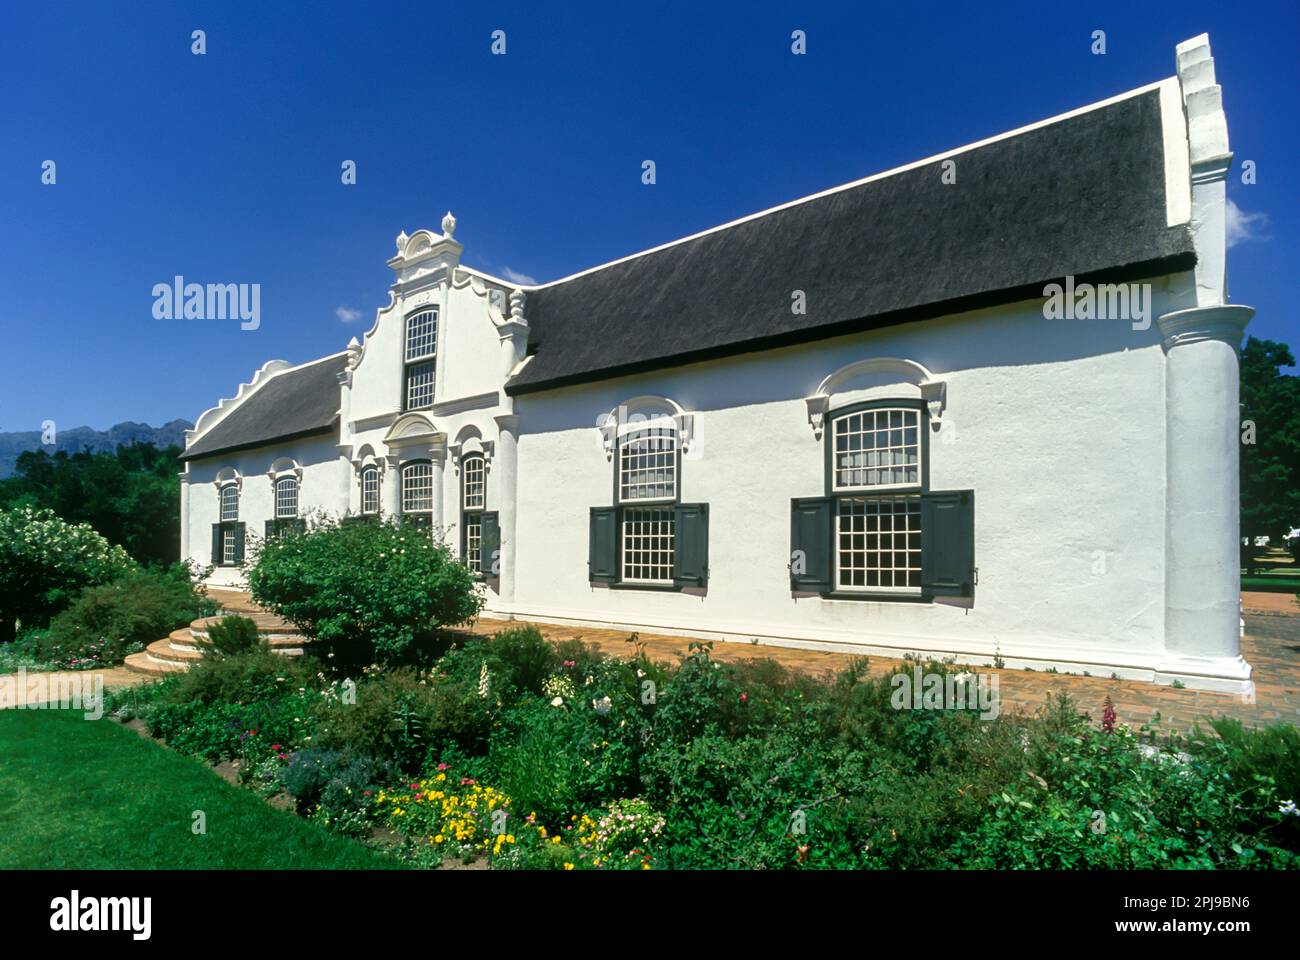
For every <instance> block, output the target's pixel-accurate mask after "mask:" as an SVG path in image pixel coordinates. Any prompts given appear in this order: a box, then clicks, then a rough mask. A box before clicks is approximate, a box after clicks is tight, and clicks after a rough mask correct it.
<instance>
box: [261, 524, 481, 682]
mask: <svg viewBox="0 0 1300 960" xmlns="http://www.w3.org/2000/svg"><path fill="white" fill-rule="evenodd" d="M247 579H248V588H249V590H250V592H251V593H252V595H253V598H254V599H255V600H257V602H258V603H260V604H262V605H263V606H264V607H267V608H269V609H271V610H273V611H274V612H275V613H277V614H279V615H280V616H282V617H284V618H285V619H287V620H290V621H292V622H293V623H295V624H297V625H298V626H299V627H300V628H301V629H302V630H304V631H305V632H306V633H308V634H309V635H310V636H312V637H313V638H314V639H315V640H316V641H317V642H318V644H320V645H321V646H324V647H326V648H327V649H330V650H331V651H332V652H334V653H335V654H336V655H337V656H338V658H339V659H340V660H347V661H350V662H354V663H370V662H372V661H374V660H375V659H379V660H382V661H392V660H396V659H399V658H401V657H402V656H403V655H404V654H406V653H407V652H408V651H409V650H410V649H411V648H412V646H413V645H418V644H422V643H427V642H428V641H430V640H432V639H433V638H434V637H435V636H436V634H437V631H438V629H439V628H440V627H443V626H447V625H452V624H458V623H464V622H465V621H467V620H471V619H473V618H474V617H475V616H477V615H478V612H479V610H481V609H482V607H483V597H482V593H481V591H480V590H478V589H477V588H476V585H475V582H474V577H473V574H472V573H470V571H469V569H468V568H467V567H466V566H465V565H464V564H463V563H460V562H459V561H458V560H457V559H456V558H455V557H453V556H452V554H451V551H450V550H449V548H448V547H447V545H446V544H445V543H443V542H442V541H441V540H436V539H434V537H433V535H432V534H431V533H430V531H429V530H427V529H424V528H421V527H418V526H414V525H409V524H400V523H392V522H388V523H347V524H341V523H338V522H337V521H334V520H331V519H328V518H327V519H324V520H322V521H320V522H319V523H318V524H317V525H316V526H315V527H314V528H313V529H312V530H311V531H310V532H307V533H301V534H292V533H288V534H284V535H281V536H278V537H274V538H271V539H269V540H267V541H265V542H264V543H262V544H261V546H260V548H259V549H257V551H256V559H255V560H254V562H253V565H252V566H251V568H250V569H249V570H248V571H247Z"/></svg>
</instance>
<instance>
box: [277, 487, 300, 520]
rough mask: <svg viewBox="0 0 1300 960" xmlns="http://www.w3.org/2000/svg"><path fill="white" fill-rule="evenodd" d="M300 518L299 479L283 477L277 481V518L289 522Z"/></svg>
mask: <svg viewBox="0 0 1300 960" xmlns="http://www.w3.org/2000/svg"><path fill="white" fill-rule="evenodd" d="M297 516H298V478H297V477H281V478H280V479H279V480H277V481H275V518H276V519H277V520H289V519H293V518H295V517H297Z"/></svg>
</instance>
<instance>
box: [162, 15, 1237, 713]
mask: <svg viewBox="0 0 1300 960" xmlns="http://www.w3.org/2000/svg"><path fill="white" fill-rule="evenodd" d="M1231 161H1232V154H1231V152H1230V150H1229V147H1228V136H1227V126H1226V121H1225V118H1224V114H1223V109H1222V105H1221V96H1220V88H1219V86H1218V85H1217V84H1216V82H1215V75H1214V62H1213V60H1212V59H1211V57H1210V51H1209V42H1208V38H1206V37H1204V36H1202V37H1198V38H1195V39H1193V40H1190V41H1187V42H1186V43H1184V44H1181V45H1180V46H1179V47H1178V50H1177V74H1176V76H1173V77H1171V78H1169V79H1166V80H1162V81H1160V82H1157V83H1153V84H1151V85H1149V86H1146V87H1142V88H1141V89H1137V90H1132V91H1130V92H1128V93H1124V94H1121V95H1119V96H1116V97H1114V98H1112V99H1110V100H1107V101H1104V102H1102V103H1097V104H1093V105H1091V106H1087V107H1083V108H1080V109H1078V110H1074V111H1071V112H1070V113H1066V114H1063V115H1061V116H1058V117H1054V118H1052V119H1050V120H1046V121H1043V122H1040V123H1034V124H1031V125H1030V126H1027V127H1023V128H1021V129H1018V130H1013V131H1011V132H1009V133H1005V134H1002V135H999V136H996V137H992V138H991V139H988V140H985V141H982V142H980V143H976V144H972V145H970V146H966V147H961V148H959V149H956V150H953V151H951V152H949V153H946V154H943V155H940V156H936V157H930V158H927V159H925V160H920V161H918V162H916V163H912V164H908V165H907V166H904V167H900V168H898V169H895V170H889V171H886V172H884V173H880V174H876V175H874V176H870V177H867V178H866V179H863V180H859V181H857V182H854V183H850V184H846V185H844V186H841V187H836V188H834V189H831V190H827V191H825V192H823V193H819V194H817V195H815V196H810V197H804V198H802V199H799V200H794V201H792V202H790V203H786V204H783V205H781V206H779V207H775V208H773V209H770V210H765V211H763V212H761V213H757V214H754V215H752V216H748V217H744V218H742V219H740V220H736V221H734V222H732V223H728V224H724V225H722V226H720V227H716V228H714V229H711V230H706V231H704V232H702V233H698V234H695V235H693V236H689V237H685V238H684V239H681V240H677V241H674V242H672V243H667V244H664V245H663V246H660V247H656V248H654V249H652V250H647V251H644V252H641V253H637V254H633V255H631V256H627V257H623V258H622V259H619V260H614V261H612V262H610V263H607V264H605V265H603V266H599V267H594V268H592V269H589V270H584V271H582V272H580V273H576V274H574V275H572V276H569V277H565V278H563V279H560V280H556V281H553V282H551V283H543V284H537V285H530V286H520V285H517V284H512V283H510V282H508V281H506V280H503V279H501V278H498V277H494V276H490V275H488V274H486V273H484V272H482V271H479V270H475V269H471V268H469V267H466V266H463V265H462V264H461V262H460V261H461V253H462V246H461V244H460V242H458V241H457V240H456V239H455V236H454V234H455V228H456V221H455V219H454V218H453V217H452V216H451V215H450V214H448V215H447V216H446V217H444V218H443V221H442V229H441V232H434V231H431V230H417V231H415V233H413V234H412V235H410V236H407V234H406V233H405V232H403V233H401V234H399V235H398V237H397V250H396V253H395V255H394V256H393V257H392V258H391V259H390V260H389V261H388V264H389V266H390V267H392V270H393V273H394V280H393V284H392V287H391V291H390V295H389V302H388V304H387V305H386V306H383V307H381V308H380V309H379V310H378V311H377V314H376V317H375V322H374V325H373V326H372V327H371V329H370V330H369V331H368V332H367V333H366V334H365V336H364V337H363V338H362V339H361V341H360V342H358V341H357V340H356V339H353V340H352V342H351V343H350V344H349V345H348V347H347V349H346V350H344V351H343V352H341V353H338V354H335V355H333V356H329V357H324V358H322V359H319V360H314V361H312V362H310V363H304V364H300V365H297V366H294V365H291V364H289V363H286V362H284V361H281V360H273V361H270V362H268V363H266V364H265V365H263V366H262V367H261V369H259V370H258V371H256V373H255V374H254V375H253V377H252V380H251V381H250V382H248V383H245V384H243V385H242V386H240V387H239V390H238V392H237V393H236V395H235V396H234V397H233V398H231V399H227V400H222V401H221V402H220V403H218V404H217V405H216V406H215V407H213V408H211V409H210V410H208V411H206V412H205V413H203V414H202V416H200V417H199V419H198V422H197V424H196V425H195V428H194V429H193V430H192V431H190V433H189V434H188V436H187V447H186V451H185V453H184V461H185V472H184V473H183V474H182V483H183V487H182V507H181V511H182V515H181V523H182V551H183V554H184V555H185V556H186V557H187V558H190V559H192V560H194V561H196V562H197V563H199V564H201V565H207V564H208V563H209V562H211V563H212V564H215V569H214V572H213V573H212V575H211V579H210V582H211V583H212V584H214V585H232V584H236V583H238V582H239V581H240V569H239V564H240V562H241V561H242V560H243V558H244V552H245V546H246V545H248V547H249V548H250V551H251V549H252V547H253V546H254V545H255V543H256V542H257V538H259V537H262V536H265V535H267V534H268V533H273V532H274V531H275V530H276V529H277V528H279V527H280V526H283V525H301V524H303V523H304V522H308V523H309V522H310V518H311V517H312V516H313V515H318V514H320V513H327V514H331V515H334V516H340V517H361V516H371V515H374V516H393V515H399V514H400V515H405V516H416V517H419V518H422V519H423V520H424V521H425V522H427V523H428V524H429V525H430V526H431V527H432V528H433V530H434V535H440V536H444V537H445V538H446V539H447V541H448V543H449V544H450V545H451V546H452V548H453V549H454V550H455V551H457V553H458V554H459V556H460V557H461V558H462V559H463V560H464V562H466V563H467V564H469V565H470V566H471V567H472V568H473V569H474V570H475V571H477V572H478V573H479V574H480V575H481V577H482V581H483V583H482V589H483V590H484V591H485V596H486V604H487V605H486V611H485V612H486V615H487V616H491V617H497V618H519V619H528V620H535V621H546V622H553V623H566V624H584V625H599V626H603V627H619V628H625V629H628V630H642V631H648V632H659V633H669V634H678V635H683V636H694V637H704V638H713V639H720V640H732V641H744V642H750V641H754V640H757V641H758V642H761V643H769V644H783V645H789V646H800V647H809V648H816V649H834V650H844V651H856V652H862V653H868V654H872V653H874V654H883V655H889V656H900V655H902V654H904V653H908V652H914V653H918V654H922V655H934V656H940V657H946V656H953V657H955V658H956V659H957V660H958V661H960V662H966V663H972V664H987V663H990V662H992V661H993V660H994V659H995V658H999V657H1000V658H1001V659H1002V660H1003V661H1004V662H1005V663H1006V664H1007V665H1008V666H1011V667H1018V666H1031V667H1034V668H1039V669H1042V668H1050V667H1056V668H1057V669H1060V670H1063V671H1072V672H1082V671H1089V672H1091V673H1092V674H1093V675H1095V676H1110V675H1112V674H1115V675H1118V676H1120V677H1124V678H1136V679H1146V680H1153V681H1155V682H1159V683H1174V682H1181V683H1184V684H1186V685H1187V686H1189V687H1201V688H1207V689H1217V690H1241V691H1245V690H1247V689H1249V681H1250V675H1251V668H1250V666H1249V665H1248V664H1247V663H1246V662H1245V661H1244V660H1243V659H1242V657H1241V655H1240V651H1239V619H1238V617H1239V575H1238V477H1237V469H1238V447H1237V436H1238V360H1237V349H1238V347H1239V345H1240V341H1241V338H1242V335H1243V329H1244V327H1245V325H1246V323H1247V322H1248V320H1249V319H1250V317H1251V314H1252V310H1251V309H1250V308H1249V307H1244V306H1237V305H1232V304H1229V302H1228V291H1227V282H1226V269H1225V181H1226V178H1227V176H1228V173H1229V170H1230V168H1231ZM1054 285H1055V286H1054ZM1062 291H1064V292H1065V296H1064V303H1065V309H1064V310H1062V309H1060V307H1061V305H1062V302H1063V300H1062ZM1053 304H1054V305H1053ZM250 556H251V552H250Z"/></svg>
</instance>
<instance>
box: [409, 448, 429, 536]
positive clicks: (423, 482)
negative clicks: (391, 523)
mask: <svg viewBox="0 0 1300 960" xmlns="http://www.w3.org/2000/svg"><path fill="white" fill-rule="evenodd" d="M402 514H403V516H409V517H414V518H416V519H421V518H423V519H424V520H426V521H427V520H431V519H432V517H433V464H432V463H430V462H429V461H428V460H413V461H411V462H410V463H406V464H403V465H402Z"/></svg>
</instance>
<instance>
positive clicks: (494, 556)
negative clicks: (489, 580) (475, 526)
mask: <svg viewBox="0 0 1300 960" xmlns="http://www.w3.org/2000/svg"><path fill="white" fill-rule="evenodd" d="M479 517H480V520H479V524H480V526H479V540H478V568H479V572H480V573H482V574H483V576H485V577H499V576H501V521H500V519H499V518H498V515H497V512H496V511H495V510H488V511H484V512H483V513H481V514H479Z"/></svg>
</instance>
